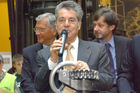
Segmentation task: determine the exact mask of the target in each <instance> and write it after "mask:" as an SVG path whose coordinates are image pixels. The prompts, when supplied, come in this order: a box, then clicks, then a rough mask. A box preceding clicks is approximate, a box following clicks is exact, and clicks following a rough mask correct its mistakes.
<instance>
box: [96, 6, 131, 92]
mask: <svg viewBox="0 0 140 93" xmlns="http://www.w3.org/2000/svg"><path fill="white" fill-rule="evenodd" d="M93 24H94V35H95V37H96V39H94V40H93V41H95V42H98V43H101V44H103V45H105V46H106V49H107V53H108V56H109V58H110V66H111V71H112V73H113V75H114V77H115V79H114V84H113V87H112V89H111V90H108V91H101V93H119V92H118V87H117V78H118V75H117V74H118V71H119V69H120V64H121V62H122V59H123V57H124V52H125V51H126V50H127V49H128V47H129V45H130V39H128V38H126V37H122V36H116V35H113V32H114V31H116V28H117V25H118V17H117V14H116V13H115V12H114V11H113V10H111V9H110V8H100V9H99V10H97V11H96V12H95V14H94V18H93Z"/></svg>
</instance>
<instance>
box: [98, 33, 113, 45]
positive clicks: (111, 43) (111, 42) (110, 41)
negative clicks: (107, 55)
mask: <svg viewBox="0 0 140 93" xmlns="http://www.w3.org/2000/svg"><path fill="white" fill-rule="evenodd" d="M99 42H100V43H102V44H105V43H109V44H110V45H111V47H113V48H115V43H114V36H112V37H111V39H110V40H109V41H108V42H104V41H103V40H99Z"/></svg>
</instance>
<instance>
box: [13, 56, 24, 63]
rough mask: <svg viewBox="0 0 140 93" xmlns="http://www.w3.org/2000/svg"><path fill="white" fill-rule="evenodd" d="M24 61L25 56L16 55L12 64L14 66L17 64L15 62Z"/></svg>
mask: <svg viewBox="0 0 140 93" xmlns="http://www.w3.org/2000/svg"><path fill="white" fill-rule="evenodd" d="M20 60H23V56H22V55H21V54H15V55H14V56H13V58H12V62H13V64H15V62H17V61H20Z"/></svg>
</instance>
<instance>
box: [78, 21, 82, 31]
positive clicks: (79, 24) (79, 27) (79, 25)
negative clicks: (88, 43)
mask: <svg viewBox="0 0 140 93" xmlns="http://www.w3.org/2000/svg"><path fill="white" fill-rule="evenodd" d="M81 24H82V22H79V23H78V30H80V29H81Z"/></svg>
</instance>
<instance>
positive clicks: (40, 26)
mask: <svg viewBox="0 0 140 93" xmlns="http://www.w3.org/2000/svg"><path fill="white" fill-rule="evenodd" d="M55 21H56V18H55V16H54V15H53V14H52V13H44V14H41V15H39V16H38V17H37V18H36V25H35V29H34V30H35V34H36V36H37V43H36V44H33V45H31V46H28V47H26V48H24V49H23V66H22V71H21V87H22V89H23V91H24V93H38V92H37V91H36V89H35V87H34V77H35V75H36V72H37V70H38V65H37V62H36V55H37V51H39V50H40V49H42V48H45V47H48V46H50V45H51V44H52V42H53V41H54V40H55V37H56V33H57V32H56V28H55Z"/></svg>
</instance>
